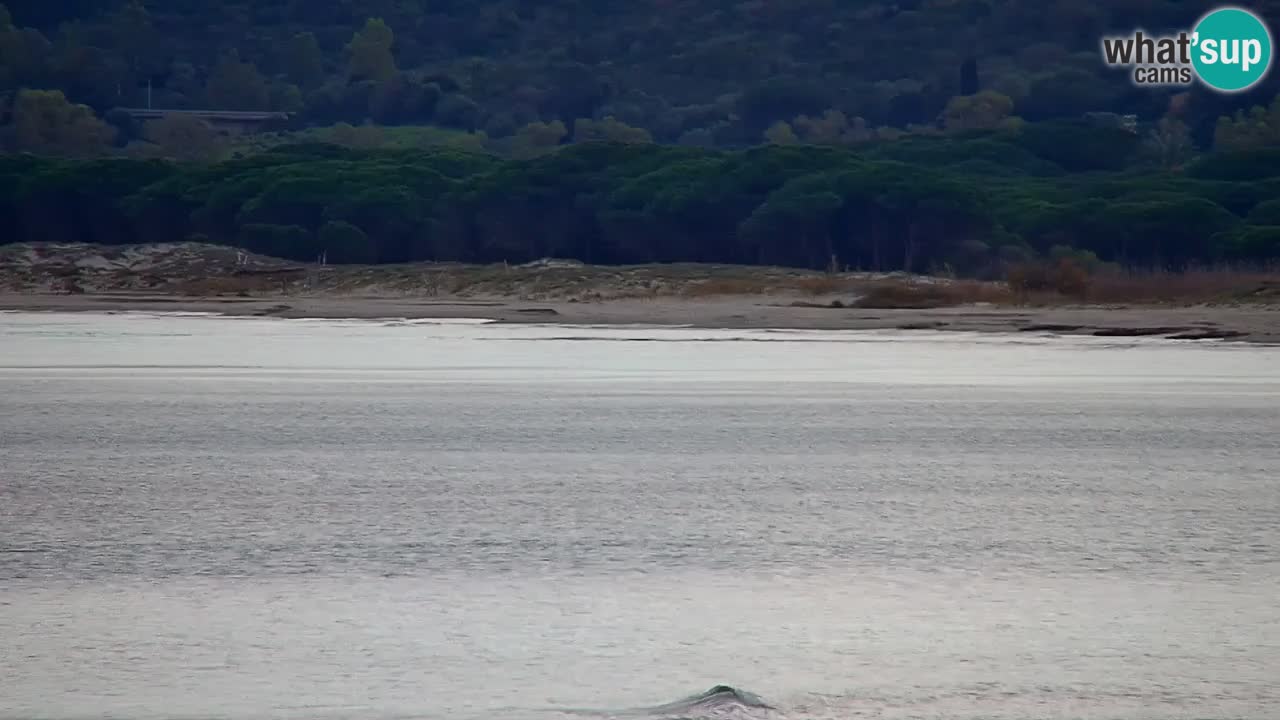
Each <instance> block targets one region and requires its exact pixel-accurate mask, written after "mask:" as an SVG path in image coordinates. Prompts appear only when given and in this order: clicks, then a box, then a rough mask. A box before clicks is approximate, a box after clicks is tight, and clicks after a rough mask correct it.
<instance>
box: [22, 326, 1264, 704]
mask: <svg viewBox="0 0 1280 720" xmlns="http://www.w3.org/2000/svg"><path fill="white" fill-rule="evenodd" d="M623 340H625V342H620V341H623ZM642 340H643V341H647V342H638V341H642ZM1278 352H1280V351H1278V350H1276V349H1274V348H1257V347H1250V346H1243V345H1227V344H1191V345H1174V344H1170V343H1167V342H1161V341H1157V340H1139V341H1116V340H1114V339H1109V340H1103V339H1095V338H1085V339H1069V340H1068V339H1056V338H1031V337H1025V336H1019V337H1017V338H1002V337H996V336H976V335H947V334H930V333H922V334H900V333H864V334H844V333H809V332H796V331H751V332H727V331H708V330H694V329H687V328H686V329H670V328H665V329H656V328H649V329H645V328H631V329H617V328H602V327H601V328H564V327H559V328H557V327H551V326H544V327H506V326H499V325H486V324H477V323H431V322H417V321H407V322H394V323H386V322H355V321H282V320H265V319H223V318H208V317H159V316H154V315H115V316H95V315H74V316H67V315H52V314H51V315H38V316H37V315H26V314H4V315H0V639H2V642H3V644H2V645H0V717H3V718H34V717H40V718H90V717H113V718H114V717H120V718H148V719H150V718H235V719H237V720H239V719H248V718H254V719H256V718H277V717H279V718H432V719H434V718H462V719H464V720H470V719H471V718H476V719H477V720H478V719H479V718H486V719H488V718H496V719H499V720H500V719H503V718H520V719H523V718H530V719H538V718H544V719H546V720H558V719H559V718H565V719H568V718H582V717H583V716H587V717H594V718H599V717H635V716H642V717H663V718H666V717H680V716H687V717H728V718H741V719H742V720H774V719H775V718H777V719H779V720H782V719H788V720H790V719H796V720H800V719H808V718H854V717H874V718H956V719H960V720H969V719H977V718H996V719H1003V718H1007V719H1009V720H1013V719H1019V720H1021V719H1026V718H1117V719H1123V720H1133V719H1135V718H1151V719H1155V718H1160V719H1166V718H1201V719H1205V718H1209V719H1214V720H1217V719H1222V720H1225V719H1227V718H1246V719H1248V720H1255V719H1257V720H1262V719H1264V718H1265V719H1267V720H1271V719H1272V718H1275V717H1277V713H1278V708H1280V690H1277V683H1276V668H1277V667H1280V609H1278V605H1277V602H1276V599H1277V598H1278V597H1280V550H1278V549H1277V542H1278V541H1280V530H1278V529H1277V528H1278V525H1277V518H1278V517H1280V485H1278V484H1277V481H1276V477H1277V475H1280V472H1277V471H1278V470H1280V442H1278V441H1277V430H1278V429H1280V410H1278V409H1277V408H1278V407H1280V406H1278V405H1277V401H1278V400H1280V373H1278V368H1280V355H1277V353H1278ZM719 683H729V684H731V685H732V687H714V686H717V685H718V684H719ZM708 687H711V688H712V690H711V691H709V692H708V693H706V694H704V695H697V696H693V697H691V698H688V699H686V700H682V701H676V702H672V699H673V698H680V697H684V696H686V695H688V694H689V693H690V692H694V691H697V690H698V689H700V688H708ZM735 688H736V689H735ZM753 693H758V697H757V696H756V695H754V694H753ZM664 703H665V704H664Z"/></svg>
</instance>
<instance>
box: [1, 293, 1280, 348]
mask: <svg viewBox="0 0 1280 720" xmlns="http://www.w3.org/2000/svg"><path fill="white" fill-rule="evenodd" d="M0 310H9V311H56V312H84V311H89V312H129V311H143V312H147V311H150V312H206V313H220V314H224V315H232V316H260V317H279V318H368V319H379V318H406V319H421V318H477V319H490V320H494V321H497V322H504V323H556V324H565V325H667V326H675V325H686V326H692V327H700V328H780V329H813V330H890V329H900V330H946V331H960V332H1002V333H1011V332H1032V333H1053V334H1072V335H1096V336H1115V337H1139V336H1143V337H1168V338H1175V339H1183V340H1234V341H1244V342H1253V343H1275V344H1280V306H1275V305H1246V306H1197V307H1148V306H1135V307H1090V306H1079V307H1048V308H1045V307H996V306H981V305H976V306H960V307H948V308H936V309H886V310H870V309H858V308H847V307H826V306H820V305H819V304H818V303H814V302H808V301H802V300H797V299H795V298H788V297H768V296H766V297H761V296H730V297H717V298H706V299H696V298H671V297H659V298H653V299H617V300H601V301H592V302H582V301H572V300H569V301H566V300H549V301H541V302H529V301H517V300H512V299H510V298H501V297H494V298H467V299H441V298H432V299H426V298H387V297H356V296H349V297H321V296H316V297H308V296H296V297H291V296H281V297H273V298H228V297H206V298H199V297H177V296H171V295H156V294H143V293H129V294H125V293H113V294H84V295H54V294H29V293H22V294H14V293H11V294H2V295H0Z"/></svg>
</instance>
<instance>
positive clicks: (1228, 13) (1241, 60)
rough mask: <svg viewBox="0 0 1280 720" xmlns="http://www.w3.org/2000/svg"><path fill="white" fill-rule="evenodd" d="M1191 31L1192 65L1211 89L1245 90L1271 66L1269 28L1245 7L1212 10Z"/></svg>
mask: <svg viewBox="0 0 1280 720" xmlns="http://www.w3.org/2000/svg"><path fill="white" fill-rule="evenodd" d="M1192 33H1193V34H1192V36H1191V42H1192V46H1193V47H1192V51H1191V64H1192V65H1193V66H1194V67H1195V69H1196V74H1197V75H1199V76H1200V79H1201V80H1202V81H1203V82H1204V84H1205V85H1208V86H1209V87H1211V88H1213V89H1214V90H1220V91H1222V92H1239V91H1241V90H1248V89H1249V88H1251V87H1253V86H1254V85H1257V84H1258V82H1260V81H1261V80H1262V78H1263V77H1265V76H1266V74H1267V70H1268V69H1270V67H1271V31H1270V30H1268V29H1267V25H1266V23H1264V22H1262V18H1260V17H1258V16H1257V15H1254V14H1253V13H1251V12H1249V11H1248V10H1244V9H1241V8H1235V7H1227V8H1219V9H1217V10H1214V11H1213V12H1211V13H1209V14H1208V15H1205V16H1204V17H1203V18H1201V19H1200V22H1199V23H1197V24H1196V26H1195V29H1194V30H1193V31H1192Z"/></svg>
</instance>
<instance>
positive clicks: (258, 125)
mask: <svg viewBox="0 0 1280 720" xmlns="http://www.w3.org/2000/svg"><path fill="white" fill-rule="evenodd" d="M116 112H122V113H125V114H126V115H128V116H129V117H131V118H133V119H134V120H137V121H139V122H144V121H148V120H160V119H162V118H164V117H165V116H173V115H183V116H187V117H192V118H195V119H197V120H203V121H204V122H206V123H209V126H210V127H212V128H214V129H216V130H222V131H225V132H227V133H229V134H233V135H243V134H248V133H253V132H257V131H259V130H261V129H262V128H263V127H264V126H267V125H269V124H271V123H283V122H287V121H288V120H289V116H290V114H289V113H287V112H258V111H239V110H153V109H150V108H117V109H116Z"/></svg>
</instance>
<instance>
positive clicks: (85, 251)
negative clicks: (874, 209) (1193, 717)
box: [0, 243, 1280, 344]
mask: <svg viewBox="0 0 1280 720" xmlns="http://www.w3.org/2000/svg"><path fill="white" fill-rule="evenodd" d="M1229 280H1230V283H1237V282H1239V283H1240V284H1241V286H1240V287H1235V286H1234V285H1232V284H1230V283H1229V284H1228V285H1227V286H1225V287H1223V288H1221V292H1219V291H1218V290H1215V291H1214V292H1212V293H1209V294H1208V295H1205V294H1204V293H1201V297H1205V298H1207V297H1215V298H1216V297H1219V296H1220V295H1223V294H1225V295H1227V296H1230V295H1232V294H1234V295H1235V296H1239V297H1243V298H1245V300H1244V301H1224V302H1219V301H1213V302H1210V301H1208V300H1200V301H1198V302H1197V301H1185V300H1184V301H1183V302H1169V303H1151V302H1146V303H1139V302H1125V303H1111V304H1106V305H1103V304H1100V303H1099V304H1094V305H1075V304H1069V303H1065V302H1062V301H1061V298H1059V299H1058V301H1057V302H1039V303H1021V304H1020V303H1017V302H1013V300H1014V298H1013V297H1011V295H1010V292H1009V289H1008V288H1007V287H1002V286H1001V285H1000V284H998V283H975V282H973V281H955V280H949V279H946V278H934V277H926V276H907V275H903V274H900V273H898V274H875V273H840V274H824V273H821V272H816V271H809V270H797V269H794V268H777V267H754V266H727V265H725V266H722V265H645V266H626V267H607V266H591V265H583V264H582V263H577V262H573V261H560V260H544V261H540V262H537V263H530V264H527V265H520V266H506V265H497V266H481V265H457V264H433V263H417V264H410V265H382V266H326V267H315V266H306V265H300V264H298V263H292V262H289V261H284V260H280V259H277V258H269V257H264V256H258V255H251V254H250V255H246V254H244V253H242V252H240V251H238V250H236V249H234V248H229V247H224V246H218V245H207V244H199V243H173V244H159V245H132V246H121V247H102V246H95V245H87V244H64V245H54V244H43V245H9V246H0V310H9V311H33V312H34V311H54V312H130V311H149V312H202V313H219V314H224V315H233V316H258V317H278V318H368V319H381V318H405V319H422V318H476V319H489V320H493V321H496V322H504V323H557V324H563V325H666V326H676V325H684V326H691V327H700V328H779V329H811V330H946V331H964V332H1001V333H1010V332H1027V333H1056V334H1076V335H1099V336H1114V337H1168V338H1176V339H1180V340H1234V341H1245V342H1253V343H1276V344H1280V282H1277V281H1276V280H1275V278H1273V277H1271V276H1263V277H1261V278H1258V279H1249V278H1245V279H1244V280H1240V281H1238V280H1237V279H1236V278H1230V279H1229ZM1166 282H1171V283H1174V282H1177V278H1170V279H1167V280H1166ZM877 290H888V291H890V292H889V293H888V295H887V296H885V297H882V298H880V300H881V301H880V302H867V300H868V299H869V298H871V297H872V296H873V295H874V293H876V292H877ZM1229 291H1230V292H1229ZM1193 296H1194V295H1192V294H1188V295H1186V297H1188V298H1189V297H1193ZM992 300H993V301H992ZM882 308H883V309H882Z"/></svg>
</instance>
